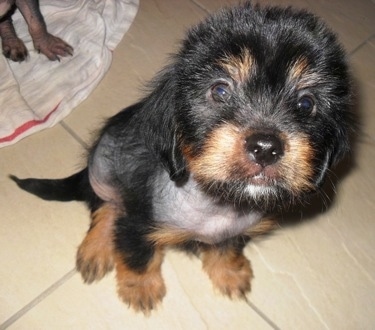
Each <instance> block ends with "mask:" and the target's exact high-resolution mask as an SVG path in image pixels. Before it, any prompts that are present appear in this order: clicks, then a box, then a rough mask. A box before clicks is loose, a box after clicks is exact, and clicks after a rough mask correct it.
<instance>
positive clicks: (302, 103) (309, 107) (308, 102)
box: [297, 95, 316, 114]
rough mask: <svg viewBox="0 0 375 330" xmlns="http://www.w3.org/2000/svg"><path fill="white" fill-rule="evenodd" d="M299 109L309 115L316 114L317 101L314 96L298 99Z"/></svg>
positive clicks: (304, 96)
mask: <svg viewBox="0 0 375 330" xmlns="http://www.w3.org/2000/svg"><path fill="white" fill-rule="evenodd" d="M297 107H298V109H299V110H301V111H303V112H305V113H308V114H314V112H315V108H316V107H315V100H314V98H313V96H310V95H303V96H301V97H300V98H299V99H298V103H297Z"/></svg>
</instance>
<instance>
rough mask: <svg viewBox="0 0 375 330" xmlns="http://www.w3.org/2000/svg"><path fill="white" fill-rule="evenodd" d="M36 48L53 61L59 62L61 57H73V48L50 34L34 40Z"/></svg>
mask: <svg viewBox="0 0 375 330" xmlns="http://www.w3.org/2000/svg"><path fill="white" fill-rule="evenodd" d="M34 47H35V49H36V50H37V51H38V52H40V53H42V54H44V55H45V56H47V57H48V59H49V60H51V61H56V60H57V61H59V60H60V57H65V56H69V55H70V56H71V55H73V47H72V46H70V45H69V44H67V43H66V42H65V41H64V40H62V39H60V38H58V37H55V36H53V35H52V34H49V33H47V34H46V35H44V36H43V37H41V38H37V39H34Z"/></svg>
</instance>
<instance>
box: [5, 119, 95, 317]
mask: <svg viewBox="0 0 375 330" xmlns="http://www.w3.org/2000/svg"><path fill="white" fill-rule="evenodd" d="M80 149H81V146H80V145H79V144H78V143H77V142H75V141H74V140H73V139H72V138H71V137H70V136H69V135H68V134H67V133H66V131H64V130H63V129H62V128H61V127H59V126H58V127H55V128H54V129H52V130H47V131H43V132H41V133H38V134H35V135H33V136H31V137H28V138H27V139H25V140H23V141H21V142H19V143H17V144H16V145H15V146H10V147H7V148H4V149H1V150H0V172H1V173H2V174H3V175H2V176H1V177H0V185H1V191H2V198H1V199H0V209H1V225H0V242H1V243H0V247H1V248H0V260H1V265H2V267H1V268H0V292H1V293H0V306H1V307H0V324H1V323H2V322H3V321H5V320H6V319H7V318H9V317H10V316H11V315H12V314H14V313H16V312H17V311H18V310H19V309H21V308H22V307H23V306H24V305H26V304H27V303H29V302H30V301H31V300H32V299H34V297H36V296H37V295H39V293H40V292H42V291H44V290H45V289H46V288H47V287H48V286H50V285H51V284H52V283H54V282H55V281H57V280H58V279H59V278H60V277H61V276H62V275H63V274H65V273H66V272H68V271H69V270H71V269H72V268H74V263H75V250H76V246H77V244H78V243H79V241H80V239H81V236H82V235H83V233H84V232H85V231H86V229H87V226H88V217H87V212H86V209H85V208H84V207H83V206H82V205H80V204H77V203H70V204H69V205H68V204H63V203H57V202H56V203H55V202H45V201H42V200H40V199H38V198H36V197H34V196H32V195H30V194H28V193H26V192H23V191H21V190H20V189H19V188H18V187H16V185H15V183H14V182H12V181H11V180H10V179H9V178H7V176H6V175H8V174H14V175H18V176H19V177H30V176H35V177H62V176H65V175H68V174H70V173H72V172H73V171H75V170H76V169H77V167H78V165H79V158H78V155H79V154H80V151H79V150H80ZM68 214H70V215H71V216H67V215H68Z"/></svg>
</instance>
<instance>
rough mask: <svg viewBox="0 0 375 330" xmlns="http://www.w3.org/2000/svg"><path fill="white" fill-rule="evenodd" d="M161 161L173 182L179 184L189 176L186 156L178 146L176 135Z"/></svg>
mask: <svg viewBox="0 0 375 330" xmlns="http://www.w3.org/2000/svg"><path fill="white" fill-rule="evenodd" d="M160 155H161V161H162V163H163V164H164V167H165V168H166V170H167V171H168V173H169V177H170V179H171V180H173V181H175V182H179V181H181V180H184V179H185V178H186V176H187V174H188V172H187V168H186V163H185V159H184V156H183V155H182V152H181V150H180V148H179V146H178V138H177V136H176V134H174V135H173V136H172V137H171V140H170V141H169V143H168V145H167V146H166V147H165V148H164V150H163V152H162V153H161V154H160Z"/></svg>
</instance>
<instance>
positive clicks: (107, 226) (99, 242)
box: [76, 203, 118, 283]
mask: <svg viewBox="0 0 375 330" xmlns="http://www.w3.org/2000/svg"><path fill="white" fill-rule="evenodd" d="M117 215H118V210H117V209H116V207H115V206H114V205H112V204H110V203H105V204H104V205H103V206H102V207H100V208H99V209H98V210H96V211H95V212H94V213H93V214H92V215H91V218H92V222H91V228H90V230H89V231H88V233H87V234H86V237H85V239H84V240H83V242H82V244H81V245H80V247H79V249H78V252H77V263H76V264H77V270H78V271H79V272H81V275H82V277H83V279H84V281H85V282H87V283H91V282H93V281H97V280H100V279H101V278H103V277H104V276H105V274H107V273H108V272H109V271H111V270H112V269H113V266H114V260H113V251H114V244H113V231H114V223H115V220H116V218H117Z"/></svg>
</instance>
